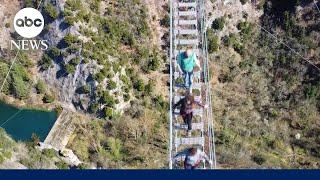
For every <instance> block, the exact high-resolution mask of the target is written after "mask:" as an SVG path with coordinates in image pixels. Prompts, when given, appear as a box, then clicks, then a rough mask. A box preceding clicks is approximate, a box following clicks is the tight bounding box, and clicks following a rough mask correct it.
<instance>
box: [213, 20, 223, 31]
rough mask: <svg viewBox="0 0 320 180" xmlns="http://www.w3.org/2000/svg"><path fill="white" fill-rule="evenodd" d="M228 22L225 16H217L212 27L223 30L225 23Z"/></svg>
mask: <svg viewBox="0 0 320 180" xmlns="http://www.w3.org/2000/svg"><path fill="white" fill-rule="evenodd" d="M225 23H226V19H225V17H220V18H217V19H215V20H214V21H213V22H212V25H211V27H212V28H213V29H216V30H220V31H221V30H222V29H223V28H224V24H225Z"/></svg>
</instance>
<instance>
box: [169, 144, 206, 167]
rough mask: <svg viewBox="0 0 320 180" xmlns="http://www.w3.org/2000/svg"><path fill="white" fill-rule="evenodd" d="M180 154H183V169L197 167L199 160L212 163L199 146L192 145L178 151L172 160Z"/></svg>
mask: <svg viewBox="0 0 320 180" xmlns="http://www.w3.org/2000/svg"><path fill="white" fill-rule="evenodd" d="M181 156H185V159H184V169H188V170H189V169H190V170H192V169H197V168H198V167H199V165H200V163H201V161H207V162H208V163H209V164H210V165H212V161H211V160H210V159H209V158H208V156H207V155H206V153H205V152H203V151H202V150H200V149H199V148H195V147H192V148H189V149H186V150H184V151H182V152H179V153H178V154H177V155H176V156H175V157H174V160H177V159H178V158H179V157H181Z"/></svg>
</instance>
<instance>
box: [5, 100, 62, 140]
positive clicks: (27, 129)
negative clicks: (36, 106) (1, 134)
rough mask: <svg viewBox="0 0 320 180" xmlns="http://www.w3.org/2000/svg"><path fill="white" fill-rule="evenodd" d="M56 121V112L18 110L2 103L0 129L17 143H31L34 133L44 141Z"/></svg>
mask: <svg viewBox="0 0 320 180" xmlns="http://www.w3.org/2000/svg"><path fill="white" fill-rule="evenodd" d="M56 119H57V113H56V112H55V111H40V110H30V109H18V108H15V107H13V106H11V105H7V104H4V103H2V102H0V127H1V128H4V129H5V130H6V132H7V133H8V134H9V135H10V136H11V137H12V138H13V139H14V140H16V141H29V140H30V139H31V136H32V134H33V133H35V134H36V135H37V136H38V137H39V138H40V140H41V141H44V139H45V138H46V137H47V135H48V133H49V131H50V130H51V128H52V126H53V124H54V123H55V121H56Z"/></svg>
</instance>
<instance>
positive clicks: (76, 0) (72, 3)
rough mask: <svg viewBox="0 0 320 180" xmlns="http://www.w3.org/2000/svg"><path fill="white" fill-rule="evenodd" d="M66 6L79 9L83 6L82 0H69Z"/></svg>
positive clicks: (75, 9) (70, 8)
mask: <svg viewBox="0 0 320 180" xmlns="http://www.w3.org/2000/svg"><path fill="white" fill-rule="evenodd" d="M65 8H66V9H69V10H71V11H78V10H79V9H81V8H82V4H81V0H67V1H66V4H65Z"/></svg>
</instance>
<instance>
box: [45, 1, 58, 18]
mask: <svg viewBox="0 0 320 180" xmlns="http://www.w3.org/2000/svg"><path fill="white" fill-rule="evenodd" d="M44 11H45V12H46V13H47V14H48V15H49V16H50V17H51V18H52V19H57V18H58V16H59V13H58V11H57V10H56V8H55V7H54V6H53V5H52V4H51V3H47V4H46V5H45V6H44Z"/></svg>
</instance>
